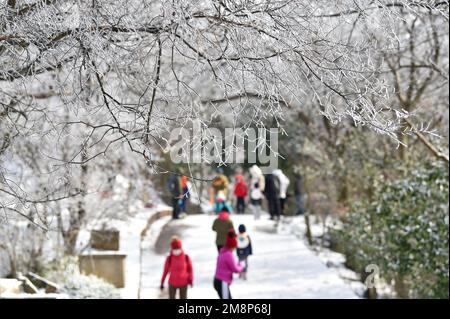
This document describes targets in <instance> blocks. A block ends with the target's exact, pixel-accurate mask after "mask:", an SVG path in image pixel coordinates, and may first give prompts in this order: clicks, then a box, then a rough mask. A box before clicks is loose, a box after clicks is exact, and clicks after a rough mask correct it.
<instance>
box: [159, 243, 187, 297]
mask: <svg viewBox="0 0 450 319" xmlns="http://www.w3.org/2000/svg"><path fill="white" fill-rule="evenodd" d="M167 275H169V299H175V298H176V293H177V291H179V294H180V299H187V290H188V286H189V285H190V286H191V287H192V285H193V282H194V270H193V267H192V261H191V259H190V257H189V256H188V255H187V254H185V253H184V251H183V248H182V244H181V240H179V239H178V238H177V237H172V239H171V241H170V254H169V256H167V258H166V262H165V264H164V271H163V275H162V277H161V287H160V288H161V290H163V289H164V282H165V280H166V277H167Z"/></svg>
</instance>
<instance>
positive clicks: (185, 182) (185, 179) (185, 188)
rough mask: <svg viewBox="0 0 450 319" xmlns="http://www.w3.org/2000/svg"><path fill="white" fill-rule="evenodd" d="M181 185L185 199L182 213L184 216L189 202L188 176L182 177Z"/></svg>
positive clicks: (181, 209) (181, 208)
mask: <svg viewBox="0 0 450 319" xmlns="http://www.w3.org/2000/svg"><path fill="white" fill-rule="evenodd" d="M180 184H181V185H180V186H181V191H182V195H183V198H182V199H181V205H180V211H181V213H182V214H186V206H187V202H188V200H189V185H188V184H189V179H188V177H187V176H186V175H183V176H181V178H180Z"/></svg>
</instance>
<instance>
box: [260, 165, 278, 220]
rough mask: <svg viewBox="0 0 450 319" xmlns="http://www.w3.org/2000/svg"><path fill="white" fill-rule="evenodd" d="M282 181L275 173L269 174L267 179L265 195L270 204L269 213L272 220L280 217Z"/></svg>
mask: <svg viewBox="0 0 450 319" xmlns="http://www.w3.org/2000/svg"><path fill="white" fill-rule="evenodd" d="M279 193H280V182H279V180H278V178H277V177H276V176H275V175H274V174H267V175H266V179H265V187H264V196H265V197H266V199H267V202H268V206H269V214H270V219H271V220H279V219H280V211H281V208H280V200H279V198H278V195H279Z"/></svg>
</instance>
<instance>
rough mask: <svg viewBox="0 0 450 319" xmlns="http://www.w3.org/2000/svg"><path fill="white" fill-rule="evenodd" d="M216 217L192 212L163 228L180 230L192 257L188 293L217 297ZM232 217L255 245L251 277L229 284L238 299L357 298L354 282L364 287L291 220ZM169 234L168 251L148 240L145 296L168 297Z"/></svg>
mask: <svg viewBox="0 0 450 319" xmlns="http://www.w3.org/2000/svg"><path fill="white" fill-rule="evenodd" d="M214 218H215V216H211V215H204V214H203V215H191V216H188V217H187V218H185V219H182V220H176V221H170V222H168V223H167V225H165V226H164V227H163V228H162V235H163V234H164V232H169V233H170V235H172V234H173V233H177V234H178V235H179V236H180V237H181V238H182V240H183V246H184V249H185V251H186V252H187V254H189V256H191V258H192V260H193V265H194V287H193V288H192V289H190V290H189V298H198V299H210V298H217V294H216V292H215V290H214V289H213V286H212V281H213V277H214V271H215V263H216V257H217V249H216V247H215V233H214V232H213V231H212V230H211V225H212V223H213V220H214ZM232 220H233V222H234V225H235V228H237V226H238V225H239V224H241V223H243V224H245V225H246V226H247V230H248V233H249V234H250V236H251V237H252V241H253V249H254V255H253V256H251V257H250V259H249V274H248V280H247V281H243V280H240V279H238V278H235V280H234V282H233V285H232V286H231V293H232V295H233V297H234V298H235V299H240V298H254V299H261V298H263V299H264V298H314V299H315V298H321V299H324V298H358V294H357V293H356V292H355V288H356V289H357V290H361V289H362V284H360V283H359V284H356V283H355V284H353V287H352V286H351V285H350V284H349V283H348V282H347V281H344V280H343V279H342V278H341V276H340V274H339V272H338V269H335V268H328V267H327V266H326V262H324V260H322V259H321V258H320V257H319V256H317V254H316V253H315V252H313V251H312V250H310V249H309V248H308V246H307V245H306V243H305V242H304V240H301V239H299V238H298V236H297V235H295V234H294V233H293V232H292V231H291V228H292V227H289V223H286V222H281V223H280V224H279V225H278V226H275V223H274V222H272V221H269V220H268V219H267V217H266V216H265V217H264V219H262V220H259V221H254V220H253V217H252V216H251V215H232ZM291 221H292V219H291ZM162 222H163V221H161V222H160V223H162ZM159 228H161V224H160V225H159ZM167 237H168V238H167V242H165V243H164V245H165V248H166V251H165V252H164V253H161V252H162V251H161V247H156V249H155V246H154V242H155V241H154V240H152V241H149V242H146V243H145V251H144V253H143V257H142V258H143V269H142V275H143V277H142V294H141V298H167V296H166V294H167V292H166V290H167V289H165V291H164V292H162V293H161V292H160V290H159V282H160V276H161V274H162V269H163V264H164V260H165V257H166V254H167V250H168V245H169V243H168V240H169V238H170V236H167ZM159 244H161V243H159ZM355 285H356V286H357V287H355ZM166 287H167V283H166Z"/></svg>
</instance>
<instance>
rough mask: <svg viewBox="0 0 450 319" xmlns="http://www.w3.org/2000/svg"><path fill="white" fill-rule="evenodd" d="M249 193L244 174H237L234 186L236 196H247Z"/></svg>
mask: <svg viewBox="0 0 450 319" xmlns="http://www.w3.org/2000/svg"><path fill="white" fill-rule="evenodd" d="M247 193H248V187H247V183H245V180H244V177H243V176H242V175H238V176H236V186H234V195H236V197H245V196H247Z"/></svg>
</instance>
